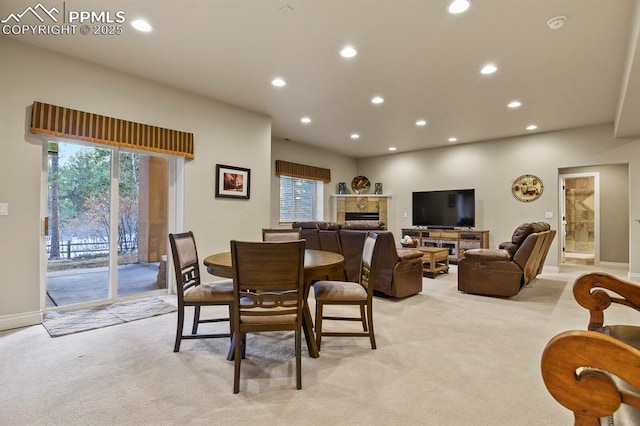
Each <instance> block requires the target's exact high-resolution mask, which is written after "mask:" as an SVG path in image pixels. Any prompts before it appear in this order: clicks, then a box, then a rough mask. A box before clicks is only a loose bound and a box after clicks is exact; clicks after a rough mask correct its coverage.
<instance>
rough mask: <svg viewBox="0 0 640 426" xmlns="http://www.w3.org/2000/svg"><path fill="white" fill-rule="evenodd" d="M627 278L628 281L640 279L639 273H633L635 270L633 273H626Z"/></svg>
mask: <svg viewBox="0 0 640 426" xmlns="http://www.w3.org/2000/svg"><path fill="white" fill-rule="evenodd" d="M627 278H628V279H629V281H636V282H638V281H640V274H638V273H635V272H633V273H632V272H629V273H628V274H627Z"/></svg>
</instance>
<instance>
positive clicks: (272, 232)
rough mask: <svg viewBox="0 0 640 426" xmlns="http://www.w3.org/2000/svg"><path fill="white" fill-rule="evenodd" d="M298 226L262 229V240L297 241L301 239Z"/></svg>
mask: <svg viewBox="0 0 640 426" xmlns="http://www.w3.org/2000/svg"><path fill="white" fill-rule="evenodd" d="M301 235H302V231H301V229H300V228H293V229H270V228H263V229H262V241H298V240H301V239H302V236H301Z"/></svg>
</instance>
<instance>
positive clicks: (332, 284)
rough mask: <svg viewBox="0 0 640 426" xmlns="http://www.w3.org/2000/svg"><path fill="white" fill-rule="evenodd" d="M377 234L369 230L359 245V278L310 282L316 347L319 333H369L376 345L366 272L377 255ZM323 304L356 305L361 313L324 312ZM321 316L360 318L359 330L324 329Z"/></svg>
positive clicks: (371, 288) (355, 335) (327, 318)
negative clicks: (349, 314) (345, 314)
mask: <svg viewBox="0 0 640 426" xmlns="http://www.w3.org/2000/svg"><path fill="white" fill-rule="evenodd" d="M377 239H378V234H376V233H372V232H370V233H369V234H368V235H367V237H366V239H365V242H364V247H363V249H362V263H361V266H360V280H359V282H348V281H317V282H316V283H315V284H314V285H313V290H314V293H315V299H316V342H317V344H318V350H320V344H321V342H322V336H353V337H358V336H362V337H365V336H368V337H369V340H370V341H371V349H375V348H376V339H375V335H374V332H373V285H369V273H370V271H371V268H372V264H373V261H374V259H375V255H376V249H377V247H378V244H377ZM325 305H355V306H358V307H359V311H360V315H359V316H358V317H353V316H348V317H346V316H325V315H324V313H323V311H324V307H325ZM324 320H334V321H359V322H361V323H362V329H363V331H362V332H357V331H324V330H323V329H322V326H323V321H324Z"/></svg>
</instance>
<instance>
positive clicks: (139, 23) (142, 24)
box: [131, 19, 153, 33]
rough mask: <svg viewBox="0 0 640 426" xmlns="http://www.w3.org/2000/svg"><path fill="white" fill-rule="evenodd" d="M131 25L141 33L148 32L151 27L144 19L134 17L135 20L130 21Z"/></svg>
mask: <svg viewBox="0 0 640 426" xmlns="http://www.w3.org/2000/svg"><path fill="white" fill-rule="evenodd" d="M131 26H132V27H133V28H135V29H136V30H138V31H142V32H143V33H148V32H149V31H151V30H152V29H153V28H152V27H151V25H149V23H148V22H147V21H145V20H144V19H136V20H135V21H132V22H131Z"/></svg>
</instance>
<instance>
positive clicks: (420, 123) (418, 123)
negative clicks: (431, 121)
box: [416, 120, 427, 126]
mask: <svg viewBox="0 0 640 426" xmlns="http://www.w3.org/2000/svg"><path fill="white" fill-rule="evenodd" d="M426 125H427V120H418V121H416V126H426Z"/></svg>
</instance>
